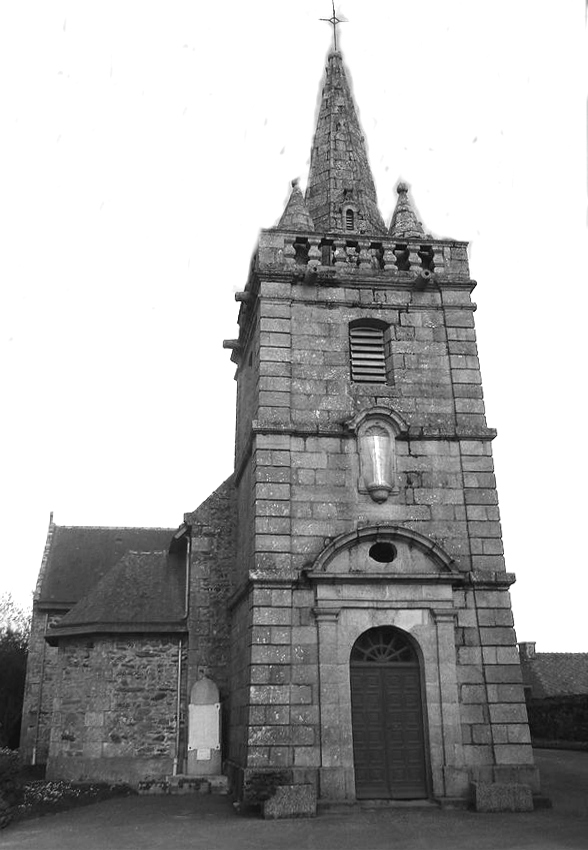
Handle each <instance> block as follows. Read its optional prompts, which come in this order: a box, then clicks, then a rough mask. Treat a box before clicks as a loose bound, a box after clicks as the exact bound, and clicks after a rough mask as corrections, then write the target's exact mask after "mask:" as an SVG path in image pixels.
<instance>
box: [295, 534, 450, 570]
mask: <svg viewBox="0 0 588 850" xmlns="http://www.w3.org/2000/svg"><path fill="white" fill-rule="evenodd" d="M306 575H307V577H308V578H309V579H311V580H312V579H314V580H318V581H320V580H326V579H331V580H341V579H345V580H349V581H353V580H363V581H365V580H370V579H372V580H378V581H379V580H382V579H395V580H400V581H402V580H404V581H423V580H428V581H431V580H432V581H447V580H448V581H455V580H456V579H458V580H459V579H461V574H460V573H459V572H458V571H457V570H456V569H455V567H454V565H453V559H452V558H451V557H450V556H449V555H448V554H447V553H446V552H445V551H444V550H443V549H442V548H441V547H440V546H439V545H438V544H437V543H435V542H434V541H432V540H431V539H430V538H428V537H425V536H424V535H423V534H420V533H419V532H417V531H413V530H412V529H409V528H404V527H402V526H398V525H392V524H378V525H370V526H364V527H363V528H359V529H357V530H356V531H352V532H348V533H346V534H342V535H340V536H339V537H337V538H335V539H334V540H333V541H331V542H330V543H329V544H328V545H327V546H326V547H325V548H324V549H323V551H322V552H321V554H320V555H319V556H318V558H317V559H316V561H315V563H314V564H313V566H312V569H310V570H309V571H308V572H307V573H306Z"/></svg>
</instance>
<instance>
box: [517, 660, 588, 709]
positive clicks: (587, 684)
mask: <svg viewBox="0 0 588 850" xmlns="http://www.w3.org/2000/svg"><path fill="white" fill-rule="evenodd" d="M521 669H522V671H523V681H524V683H525V685H527V686H529V687H530V688H531V695H532V696H533V697H535V698H536V699H544V698H545V697H555V696H571V695H578V694H588V652H538V653H537V654H536V655H535V656H533V657H532V658H529V659H523V658H521Z"/></svg>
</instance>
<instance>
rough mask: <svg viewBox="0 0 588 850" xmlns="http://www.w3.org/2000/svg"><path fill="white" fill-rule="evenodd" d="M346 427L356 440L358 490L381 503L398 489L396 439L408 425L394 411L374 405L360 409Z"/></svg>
mask: <svg viewBox="0 0 588 850" xmlns="http://www.w3.org/2000/svg"><path fill="white" fill-rule="evenodd" d="M347 427H348V429H349V430H350V431H351V432H352V433H354V434H355V437H356V440H357V453H358V456H359V479H358V490H359V492H360V493H367V494H369V496H370V498H371V499H373V501H374V502H378V503H381V502H385V501H386V500H387V499H388V497H389V496H390V495H391V494H394V493H398V492H399V486H398V478H397V472H396V439H397V438H398V436H399V435H400V434H403V433H405V432H406V431H407V430H408V425H407V424H406V422H405V421H404V419H403V418H402V417H401V416H400V415H399V414H397V413H396V412H395V411H393V410H390V409H388V408H386V407H380V406H377V407H371V408H368V409H367V410H363V411H361V413H359V414H358V415H357V416H355V417H354V418H353V419H352V420H350V421H349V422H348V423H347Z"/></svg>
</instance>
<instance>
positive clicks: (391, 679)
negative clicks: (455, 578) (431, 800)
mask: <svg viewBox="0 0 588 850" xmlns="http://www.w3.org/2000/svg"><path fill="white" fill-rule="evenodd" d="M350 674H351V714H352V727H353V757H354V765H355V789H356V796H357V798H358V799H364V800H365V799H398V800H402V799H404V800H409V799H419V798H425V797H427V796H428V781H427V762H426V754H425V729H424V720H423V704H422V695H421V672H420V664H419V659H418V655H417V653H416V650H415V647H414V645H413V643H412V641H411V639H410V638H409V636H408V635H407V634H406V632H403V631H401V630H400V629H396V628H394V627H393V626H380V627H378V628H374V629H369V630H368V631H367V632H364V633H363V634H362V635H361V636H360V637H359V638H358V639H357V641H356V642H355V644H354V646H353V649H352V650H351V660H350Z"/></svg>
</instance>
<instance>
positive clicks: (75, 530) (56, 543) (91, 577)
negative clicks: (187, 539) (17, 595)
mask: <svg viewBox="0 0 588 850" xmlns="http://www.w3.org/2000/svg"><path fill="white" fill-rule="evenodd" d="M174 533H175V529H173V528H107V527H95V526H94V527H92V526H52V536H51V543H50V546H49V549H48V553H47V562H46V564H45V565H44V570H43V575H42V576H41V581H40V586H39V589H38V593H37V595H36V602H37V605H38V606H39V607H41V608H52V607H56V608H59V607H71V606H72V605H74V604H75V603H76V602H79V600H80V599H81V598H82V597H83V596H85V595H86V594H87V593H88V592H89V591H90V590H91V589H92V588H93V587H94V586H95V585H96V584H97V583H98V582H99V581H100V579H101V578H102V576H104V575H105V574H106V573H107V572H108V571H109V570H110V569H111V568H112V567H113V566H114V565H115V564H116V563H117V562H118V561H120V559H121V558H122V556H123V555H124V554H125V552H127V551H129V550H133V551H138V552H148V551H161V550H164V549H167V548H168V547H169V544H170V541H171V539H172V536H173V535H174Z"/></svg>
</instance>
